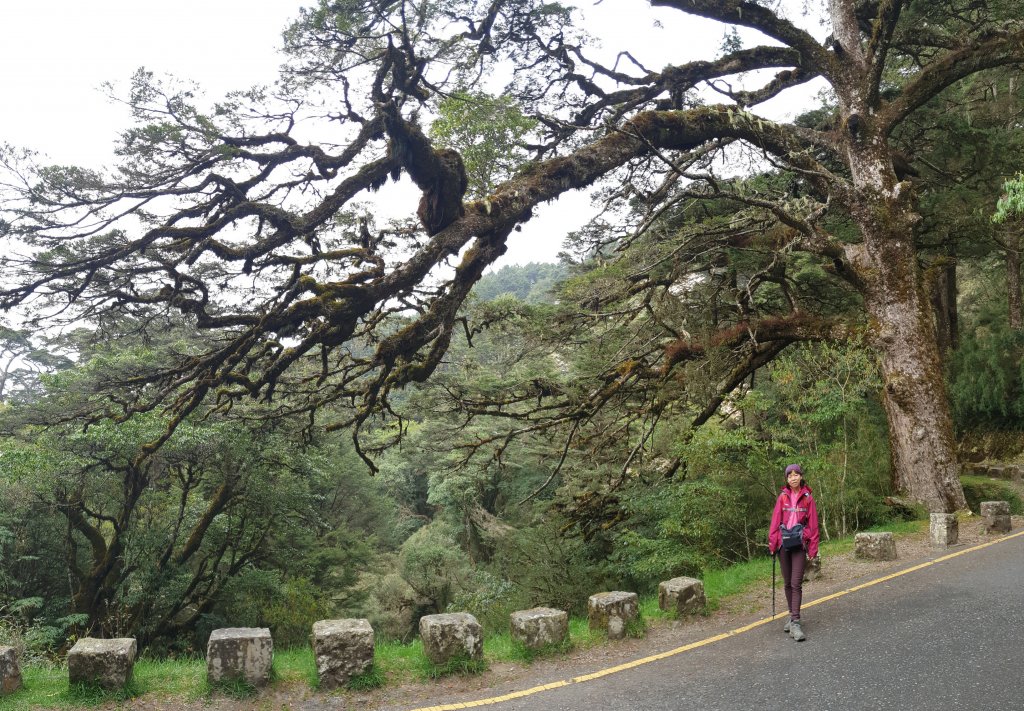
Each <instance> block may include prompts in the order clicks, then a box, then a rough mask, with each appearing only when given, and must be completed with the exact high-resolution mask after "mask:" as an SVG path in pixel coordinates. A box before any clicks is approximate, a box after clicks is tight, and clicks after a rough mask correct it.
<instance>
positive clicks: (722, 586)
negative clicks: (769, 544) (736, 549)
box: [704, 558, 772, 612]
mask: <svg viewBox="0 0 1024 711" xmlns="http://www.w3.org/2000/svg"><path fill="white" fill-rule="evenodd" d="M771 579H772V561H771V558H755V559H754V560H748V561H745V562H743V563H736V564H735V565H731V566H729V567H728V568H719V569H717V570H709V571H707V572H706V573H704V595H705V596H706V597H707V599H708V608H707V609H708V612H713V611H714V610H717V609H718V608H719V606H720V605H721V604H722V600H723V599H725V598H727V597H729V596H731V595H739V594H740V593H743V592H746V591H747V590H749V589H750V588H753V587H756V586H759V585H769V584H770V582H771Z"/></svg>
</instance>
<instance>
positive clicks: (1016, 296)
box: [1005, 220, 1024, 331]
mask: <svg viewBox="0 0 1024 711" xmlns="http://www.w3.org/2000/svg"><path fill="white" fill-rule="evenodd" d="M1021 228H1022V225H1021V223H1020V221H1019V220H1012V221H1011V223H1010V225H1009V227H1008V228H1007V230H1006V232H1005V236H1006V250H1005V251H1006V300H1007V306H1008V308H1009V317H1010V328H1011V329H1013V330H1014V331H1020V330H1022V329H1024V307H1022V301H1024V299H1022V298H1021V284H1020V231H1021Z"/></svg>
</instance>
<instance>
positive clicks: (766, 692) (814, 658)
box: [483, 536, 1024, 711]
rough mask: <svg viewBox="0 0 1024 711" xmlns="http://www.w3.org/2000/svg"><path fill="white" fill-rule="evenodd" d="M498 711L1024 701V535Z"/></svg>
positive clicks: (1007, 706)
mask: <svg viewBox="0 0 1024 711" xmlns="http://www.w3.org/2000/svg"><path fill="white" fill-rule="evenodd" d="M804 617H805V624H804V629H805V631H806V632H807V636H808V641H807V642H804V643H801V644H797V643H795V642H793V641H791V640H790V639H789V638H788V637H787V636H785V635H783V634H782V632H781V624H782V623H781V622H780V623H771V624H769V625H765V626H762V627H758V628H756V629H754V630H751V631H748V632H745V633H743V634H740V635H737V636H735V637H732V638H729V639H725V640H722V641H719V642H716V643H714V644H711V645H708V646H705V647H701V648H699V649H696V650H692V651H689V652H685V653H682V654H679V655H677V656H674V657H670V658H668V659H665V660H661V661H658V662H653V663H650V664H646V665H644V666H641V667H637V668H635V669H631V670H628V671H624V672H620V673H616V674H612V675H610V676H606V677H603V678H601V679H597V680H593V681H587V682H581V683H577V684H571V685H569V686H566V687H563V688H560V689H554V690H551V691H545V692H542V693H538V694H535V695H533V696H529V697H526V698H522V699H517V700H514V701H509V702H504V703H499V704H494V705H488V706H485V707H483V708H485V709H489V710H490V709H493V710H494V711H513V710H515V711H556V710H565V711H583V710H586V711H592V710H593V711H627V710H628V711H638V710H641V709H658V710H660V709H670V710H675V709H679V710H682V709H699V710H700V711H712V710H714V709H727V710H728V711H737V710H738V709H756V710H757V711H764V710H766V709H787V710H790V711H792V710H794V709H796V710H800V709H843V710H844V711H845V710H847V709H943V708H946V709H956V708H961V709H1000V710H1006V711H1010V710H1018V711H1019V710H1021V709H1024V654H1022V652H1024V536H1022V537H1017V538H1014V539H1012V540H1007V541H1003V542H1000V543H998V544H996V545H994V546H989V547H987V548H984V549H982V550H978V551H972V552H969V553H967V554H965V555H961V556H959V557H957V558H954V559H951V560H947V561H944V562H942V563H940V564H937V565H934V566H931V567H928V568H925V569H922V570H918V571H916V572H913V573H909V574H907V575H904V576H901V577H899V578H895V579H893V580H891V581H888V582H885V583H880V584H878V585H875V586H873V587H869V588H866V589H863V590H859V591H857V592H854V593H851V594H849V595H846V596H844V597H841V598H838V599H835V600H832V601H829V602H826V603H824V604H822V605H819V606H816V607H812V608H810V609H808V610H806V611H805V613H804Z"/></svg>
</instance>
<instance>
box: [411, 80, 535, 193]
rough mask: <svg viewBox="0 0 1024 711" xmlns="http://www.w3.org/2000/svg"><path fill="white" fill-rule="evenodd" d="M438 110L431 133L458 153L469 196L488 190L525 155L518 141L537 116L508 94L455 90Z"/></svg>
mask: <svg viewBox="0 0 1024 711" xmlns="http://www.w3.org/2000/svg"><path fill="white" fill-rule="evenodd" d="M437 110H438V118H437V119H436V120H435V121H434V123H433V124H431V126H430V136H431V138H433V139H434V140H435V141H437V142H438V144H440V145H442V146H446V147H449V148H454V149H455V150H457V151H458V152H459V153H460V154H462V160H463V163H464V164H465V167H466V176H467V177H468V179H469V194H470V195H471V196H473V197H477V198H480V197H485V196H486V195H489V194H490V193H491V192H492V191H493V190H494V187H495V186H496V185H497V184H498V183H500V182H502V181H503V180H506V179H507V178H509V177H511V176H512V174H513V173H514V172H515V171H516V170H517V169H518V168H519V166H520V165H522V164H523V163H524V162H525V161H526V160H527V159H528V154H527V152H526V150H525V147H524V145H523V144H524V141H525V138H526V136H527V135H529V134H530V133H531V132H533V131H534V129H536V127H537V121H536V120H535V119H532V118H528V117H526V116H524V115H523V114H522V112H521V111H520V110H519V108H518V107H517V106H516V104H515V102H514V101H513V100H512V98H511V97H508V96H497V97H496V96H489V95H488V94H484V93H482V92H479V91H458V92H454V93H452V94H450V95H448V96H447V97H445V98H444V99H443V100H442V101H441V102H440V104H439V105H438V107H437Z"/></svg>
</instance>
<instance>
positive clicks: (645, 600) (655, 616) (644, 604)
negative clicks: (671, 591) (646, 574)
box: [640, 595, 679, 620]
mask: <svg viewBox="0 0 1024 711" xmlns="http://www.w3.org/2000/svg"><path fill="white" fill-rule="evenodd" d="M640 617H642V618H644V619H647V620H676V619H679V614H678V613H677V612H676V611H675V610H662V609H661V608H660V607H659V606H658V596H657V595H641V596H640Z"/></svg>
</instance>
